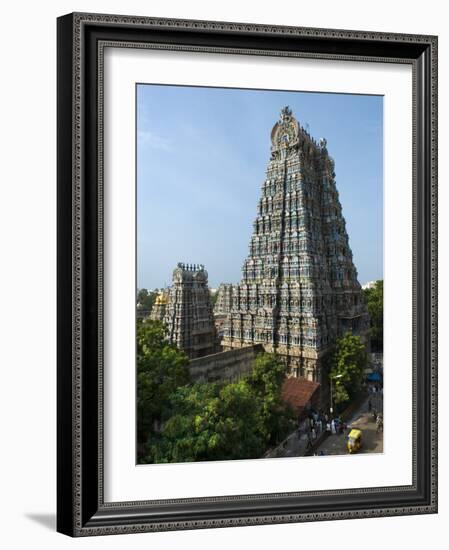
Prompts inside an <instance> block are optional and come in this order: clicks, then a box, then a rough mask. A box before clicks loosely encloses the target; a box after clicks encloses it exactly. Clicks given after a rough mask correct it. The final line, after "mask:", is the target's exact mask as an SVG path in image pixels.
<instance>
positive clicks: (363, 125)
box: [137, 84, 383, 288]
mask: <svg viewBox="0 0 449 550" xmlns="http://www.w3.org/2000/svg"><path fill="white" fill-rule="evenodd" d="M284 105H289V106H290V107H291V109H292V110H293V114H294V116H295V117H296V118H297V119H298V121H299V122H300V124H301V125H302V126H305V127H306V128H307V127H308V129H309V132H310V134H311V135H312V136H313V137H315V138H316V139H319V138H320V137H325V138H326V139H327V148H328V151H329V154H330V155H331V156H332V157H333V158H334V160H335V172H336V182H337V189H338V191H339V194H340V202H341V204H342V208H343V215H344V217H345V219H346V227H347V231H348V234H349V244H350V246H351V249H352V252H353V255H354V262H355V265H356V267H357V270H358V274H359V281H360V282H361V283H362V284H363V283H365V282H367V281H371V280H374V279H381V278H383V98H382V97H379V96H366V95H365V96H361V95H349V94H323V93H310V92H282V91H271V90H270V91H266V90H236V89H226V88H198V87H185V86H161V85H148V84H144V85H143V84H141V85H138V86H137V286H138V288H160V287H162V286H164V285H168V284H170V283H171V274H172V271H173V269H174V268H175V266H176V264H177V263H178V262H180V261H181V262H185V263H201V264H204V265H205V266H206V269H207V271H208V273H209V285H210V287H211V288H216V287H217V286H218V285H219V284H220V283H221V282H230V283H232V282H234V283H235V282H238V281H239V280H240V278H241V267H242V265H243V261H244V259H245V257H246V256H247V254H248V245H249V242H250V237H251V233H252V223H253V221H254V219H255V217H256V213H257V201H258V199H259V197H260V195H261V185H262V183H263V181H264V178H265V170H266V166H267V163H268V160H269V157H270V146H271V142H270V133H271V129H272V127H273V125H274V124H275V122H276V121H277V120H278V118H279V112H280V110H281V108H282V107H283V106H284Z"/></svg>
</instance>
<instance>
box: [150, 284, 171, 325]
mask: <svg viewBox="0 0 449 550" xmlns="http://www.w3.org/2000/svg"><path fill="white" fill-rule="evenodd" d="M167 302H168V292H167V291H166V290H163V291H162V292H159V294H158V295H157V297H156V300H155V301H154V304H153V307H152V309H151V313H150V320H151V321H163V320H164V317H165V312H166V310H167Z"/></svg>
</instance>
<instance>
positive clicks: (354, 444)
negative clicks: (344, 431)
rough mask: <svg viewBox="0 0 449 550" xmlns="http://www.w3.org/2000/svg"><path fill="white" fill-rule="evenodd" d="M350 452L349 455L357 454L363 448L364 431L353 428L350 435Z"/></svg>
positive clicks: (348, 445) (348, 444)
mask: <svg viewBox="0 0 449 550" xmlns="http://www.w3.org/2000/svg"><path fill="white" fill-rule="evenodd" d="M347 447H348V452H349V454H352V453H356V452H357V451H358V450H360V449H361V447H362V431H361V430H357V429H356V428H353V429H352V430H351V431H350V432H349V435H348V443H347Z"/></svg>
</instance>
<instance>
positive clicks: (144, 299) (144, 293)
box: [137, 288, 159, 311]
mask: <svg viewBox="0 0 449 550" xmlns="http://www.w3.org/2000/svg"><path fill="white" fill-rule="evenodd" d="M158 294H159V290H158V289H155V290H147V289H146V288H140V289H139V290H138V291H137V305H138V307H139V308H140V309H144V310H148V311H151V310H152V308H153V305H154V302H155V300H156V298H157V295H158Z"/></svg>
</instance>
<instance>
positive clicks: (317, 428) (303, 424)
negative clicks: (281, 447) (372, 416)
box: [298, 409, 348, 450]
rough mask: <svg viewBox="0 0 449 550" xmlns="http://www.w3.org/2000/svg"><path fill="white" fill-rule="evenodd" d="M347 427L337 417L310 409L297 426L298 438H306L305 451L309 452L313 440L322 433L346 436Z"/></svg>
mask: <svg viewBox="0 0 449 550" xmlns="http://www.w3.org/2000/svg"><path fill="white" fill-rule="evenodd" d="M347 429H348V426H347V424H346V422H344V421H343V420H342V419H341V418H340V417H339V416H335V417H334V416H331V415H330V414H328V413H325V412H324V411H316V410H314V409H311V410H310V411H309V413H308V415H307V417H306V418H305V419H302V420H301V421H300V423H299V426H298V437H299V438H300V439H301V438H302V437H303V435H304V434H305V435H306V436H307V450H310V449H311V448H312V447H313V445H314V443H315V440H316V439H317V438H318V437H320V435H321V434H322V433H323V432H327V433H328V434H329V435H330V434H334V435H337V434H346V432H347Z"/></svg>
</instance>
